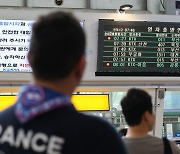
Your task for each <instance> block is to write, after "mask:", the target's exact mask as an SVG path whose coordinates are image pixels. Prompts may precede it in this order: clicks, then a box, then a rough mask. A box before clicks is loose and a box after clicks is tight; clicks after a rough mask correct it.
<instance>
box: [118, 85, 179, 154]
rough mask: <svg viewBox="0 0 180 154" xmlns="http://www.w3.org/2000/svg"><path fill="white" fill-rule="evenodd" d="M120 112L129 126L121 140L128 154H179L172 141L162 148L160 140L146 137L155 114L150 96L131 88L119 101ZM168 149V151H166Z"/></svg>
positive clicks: (151, 127)
mask: <svg viewBox="0 0 180 154" xmlns="http://www.w3.org/2000/svg"><path fill="white" fill-rule="evenodd" d="M121 106H122V112H123V114H124V116H125V120H126V122H127V124H128V126H129V128H128V131H127V134H126V136H125V137H124V138H123V140H124V141H125V143H126V144H127V148H128V151H129V154H163V153H164V152H165V153H166V152H167V151H171V152H172V154H180V149H179V148H178V147H177V146H176V144H175V143H174V142H172V141H169V142H168V140H167V141H166V143H167V144H168V145H165V146H164V144H163V143H164V142H163V140H162V139H161V138H157V137H155V136H151V135H148V132H150V131H152V129H153V126H154V122H155V114H154V112H153V105H152V102H151V96H150V95H149V94H148V93H147V92H145V91H144V90H141V89H135V88H132V89H130V90H129V91H128V92H127V95H126V96H125V97H124V98H123V99H122V100H121ZM167 147H169V148H168V150H166V149H167Z"/></svg>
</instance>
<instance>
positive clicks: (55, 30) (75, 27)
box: [29, 12, 85, 81]
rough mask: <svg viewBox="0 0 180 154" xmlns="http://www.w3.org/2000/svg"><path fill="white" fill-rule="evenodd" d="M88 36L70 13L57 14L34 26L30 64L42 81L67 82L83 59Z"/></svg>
mask: <svg viewBox="0 0 180 154" xmlns="http://www.w3.org/2000/svg"><path fill="white" fill-rule="evenodd" d="M84 51H85V34H84V31H83V29H82V27H81V26H80V23H79V21H78V20H77V19H75V18H74V16H73V15H72V14H70V13H65V12H54V13H51V14H49V15H46V16H42V17H40V18H39V19H38V21H37V22H35V23H34V25H33V28H32V38H31V43H30V51H29V63H30V65H31V67H32V70H33V74H34V77H35V78H36V79H39V80H46V81H56V80H61V79H65V78H66V77H67V76H68V75H70V74H71V72H72V71H73V69H74V68H75V67H76V66H77V65H78V64H79V61H80V60H81V58H82V57H83V56H84Z"/></svg>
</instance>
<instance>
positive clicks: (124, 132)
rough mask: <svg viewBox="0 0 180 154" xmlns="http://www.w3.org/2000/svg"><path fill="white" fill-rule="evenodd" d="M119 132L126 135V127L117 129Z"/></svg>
mask: <svg viewBox="0 0 180 154" xmlns="http://www.w3.org/2000/svg"><path fill="white" fill-rule="evenodd" d="M119 133H120V134H121V135H122V136H126V134H127V128H122V129H120V130H119Z"/></svg>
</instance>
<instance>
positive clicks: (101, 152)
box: [0, 105, 126, 154]
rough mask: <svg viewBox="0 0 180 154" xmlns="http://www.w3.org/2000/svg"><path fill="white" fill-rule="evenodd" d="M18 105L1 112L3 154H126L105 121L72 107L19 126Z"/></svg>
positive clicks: (0, 138) (0, 132) (122, 145)
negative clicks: (16, 108)
mask: <svg viewBox="0 0 180 154" xmlns="http://www.w3.org/2000/svg"><path fill="white" fill-rule="evenodd" d="M14 110H15V106H12V107H10V108H8V109H7V110H5V111H3V112H1V113H0V154H126V150H125V148H124V144H123V143H122V140H121V139H120V137H119V135H118V134H117V132H116V130H115V129H114V128H113V127H112V126H111V125H110V124H109V123H107V122H106V121H104V120H102V119H99V118H97V117H93V116H87V115H84V114H81V113H78V112H77V111H76V110H75V109H74V107H73V106H72V105H68V106H63V107H60V108H57V109H54V110H51V111H49V112H46V113H43V114H41V115H39V116H37V117H35V118H34V119H31V120H30V121H28V122H26V123H20V122H19V121H18V119H17V117H16V115H15V113H14Z"/></svg>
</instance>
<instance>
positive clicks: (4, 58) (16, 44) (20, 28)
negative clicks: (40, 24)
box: [0, 20, 33, 72]
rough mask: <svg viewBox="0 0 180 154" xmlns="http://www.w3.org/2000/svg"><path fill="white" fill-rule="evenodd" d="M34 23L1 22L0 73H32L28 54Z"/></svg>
mask: <svg viewBox="0 0 180 154" xmlns="http://www.w3.org/2000/svg"><path fill="white" fill-rule="evenodd" d="M32 24H33V21H27V20H0V72H31V71H32V70H31V67H30V66H29V63H28V61H27V52H28V51H29V43H30V37H31V27H32Z"/></svg>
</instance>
